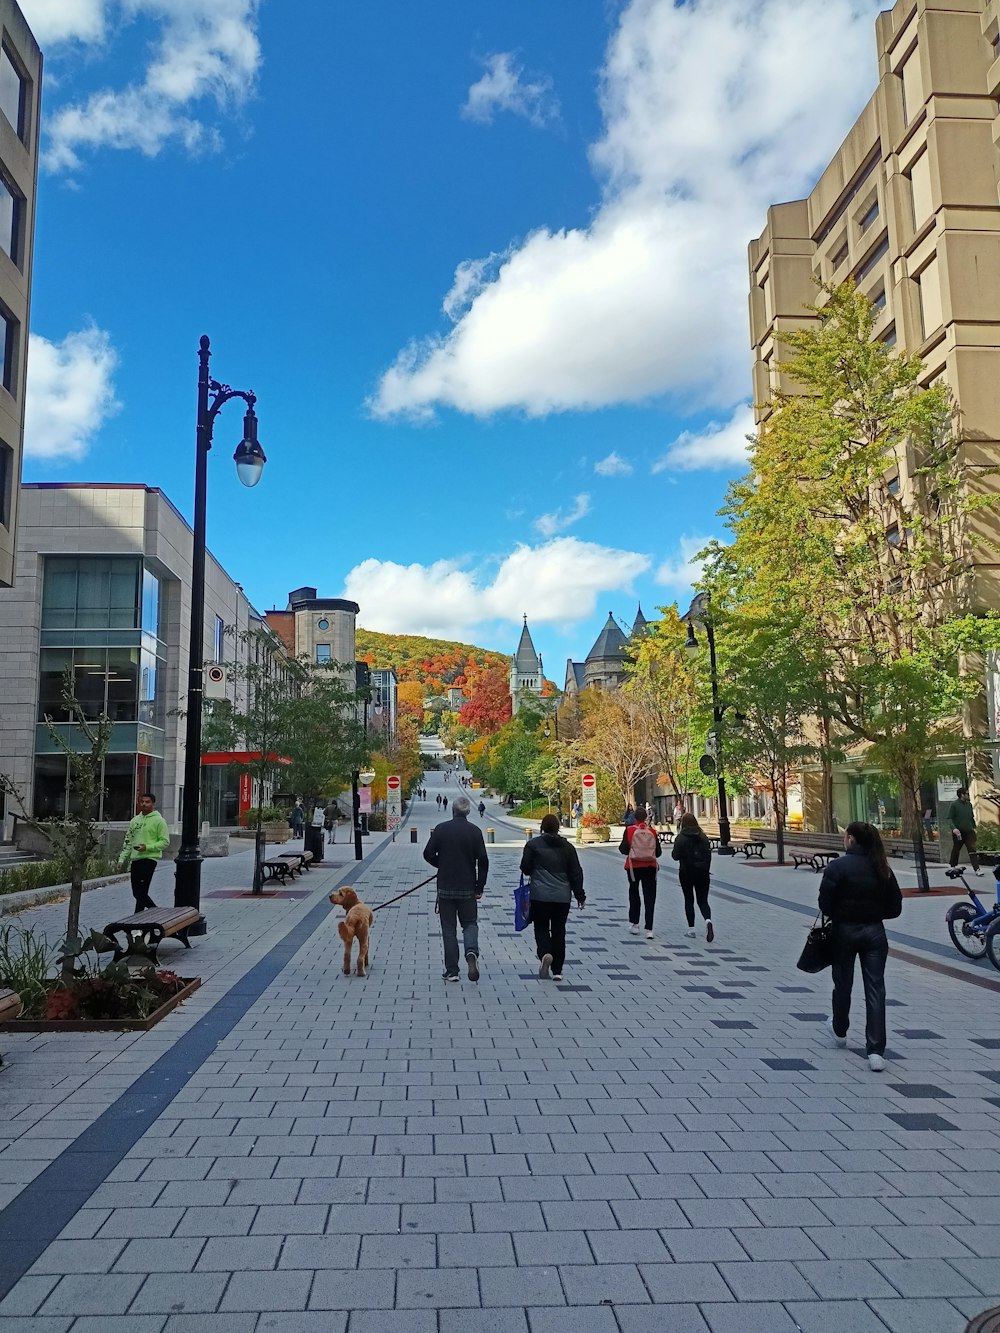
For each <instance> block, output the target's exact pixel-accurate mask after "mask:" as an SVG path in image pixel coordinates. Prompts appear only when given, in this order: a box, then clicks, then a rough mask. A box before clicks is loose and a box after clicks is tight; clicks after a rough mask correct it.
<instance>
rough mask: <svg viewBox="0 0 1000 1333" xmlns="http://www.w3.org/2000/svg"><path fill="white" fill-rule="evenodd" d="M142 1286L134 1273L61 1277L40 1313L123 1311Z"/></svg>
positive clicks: (108, 1312)
mask: <svg viewBox="0 0 1000 1333" xmlns="http://www.w3.org/2000/svg"><path fill="white" fill-rule="evenodd" d="M141 1286H142V1278H141V1277H139V1276H137V1275H136V1274H134V1273H102V1274H93V1273H86V1274H84V1273H79V1274H70V1275H69V1276H67V1277H63V1278H60V1280H59V1283H58V1285H57V1286H56V1287H55V1289H54V1290H53V1292H52V1294H51V1295H50V1296H49V1297H48V1299H47V1300H46V1301H45V1302H44V1304H43V1305H42V1307H41V1309H40V1310H39V1312H38V1313H39V1314H43V1315H49V1314H71V1315H84V1314H99V1315H112V1314H124V1313H125V1311H126V1310H127V1309H128V1307H129V1306H130V1305H131V1303H132V1301H133V1300H134V1298H135V1294H136V1292H137V1291H138V1290H139V1288H140V1287H141Z"/></svg>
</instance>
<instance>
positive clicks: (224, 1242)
mask: <svg viewBox="0 0 1000 1333" xmlns="http://www.w3.org/2000/svg"><path fill="white" fill-rule="evenodd" d="M281 1240H282V1238H281V1237H280V1236H217V1237H216V1236H213V1237H212V1238H211V1239H209V1240H207V1241H206V1242H205V1248H204V1249H203V1250H202V1252H201V1254H200V1255H199V1256H198V1262H197V1264H195V1272H196V1273H230V1272H235V1271H236V1270H237V1269H238V1268H239V1267H240V1265H241V1264H242V1265H243V1267H244V1268H246V1267H248V1266H249V1267H252V1268H253V1269H255V1270H256V1271H258V1272H261V1271H264V1270H266V1269H269V1268H274V1267H275V1265H276V1264H277V1262H278V1254H279V1253H280V1251H281Z"/></svg>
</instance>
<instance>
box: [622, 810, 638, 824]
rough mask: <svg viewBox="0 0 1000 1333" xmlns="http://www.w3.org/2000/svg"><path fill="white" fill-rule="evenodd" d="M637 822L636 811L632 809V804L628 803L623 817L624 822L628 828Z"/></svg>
mask: <svg viewBox="0 0 1000 1333" xmlns="http://www.w3.org/2000/svg"><path fill="white" fill-rule="evenodd" d="M635 822H636V819H635V811H634V810H633V809H632V807H631V806H630V805H627V806H626V807H625V814H624V816H623V818H622V823H623V824H624V825H625V827H626V828H631V827H632V825H633V824H634V823H635Z"/></svg>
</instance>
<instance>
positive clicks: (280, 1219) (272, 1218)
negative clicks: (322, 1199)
mask: <svg viewBox="0 0 1000 1333" xmlns="http://www.w3.org/2000/svg"><path fill="white" fill-rule="evenodd" d="M330 1211H331V1210H330V1209H329V1208H328V1207H327V1205H326V1204H309V1203H298V1204H290V1205H289V1206H288V1207H285V1206H284V1205H281V1204H274V1205H272V1204H264V1205H262V1206H261V1207H260V1208H258V1209H257V1215H256V1217H255V1218H254V1220H253V1225H252V1227H251V1228H250V1234H251V1236H286V1235H293V1236H304V1235H307V1234H312V1235H317V1236H318V1235H321V1234H322V1232H323V1231H324V1230H325V1229H326V1219H327V1216H328V1214H329V1212H330Z"/></svg>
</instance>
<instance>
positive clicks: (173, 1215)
mask: <svg viewBox="0 0 1000 1333" xmlns="http://www.w3.org/2000/svg"><path fill="white" fill-rule="evenodd" d="M184 1212H185V1210H184V1209H183V1208H177V1207H174V1208H114V1209H112V1211H111V1212H110V1213H109V1214H108V1216H107V1220H106V1221H105V1222H104V1224H103V1226H102V1227H101V1229H100V1231H99V1232H98V1235H99V1236H100V1238H101V1239H102V1240H103V1239H104V1238H105V1237H114V1238H121V1239H124V1240H131V1239H135V1238H137V1237H139V1236H170V1235H172V1234H173V1232H174V1229H175V1228H176V1226H177V1224H178V1222H180V1220H181V1218H182V1217H183V1216H184Z"/></svg>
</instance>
